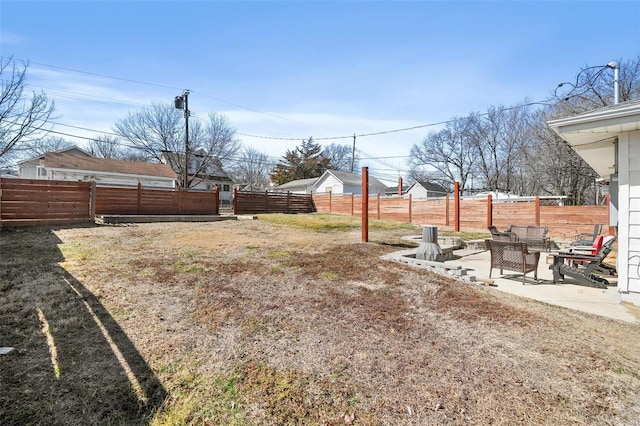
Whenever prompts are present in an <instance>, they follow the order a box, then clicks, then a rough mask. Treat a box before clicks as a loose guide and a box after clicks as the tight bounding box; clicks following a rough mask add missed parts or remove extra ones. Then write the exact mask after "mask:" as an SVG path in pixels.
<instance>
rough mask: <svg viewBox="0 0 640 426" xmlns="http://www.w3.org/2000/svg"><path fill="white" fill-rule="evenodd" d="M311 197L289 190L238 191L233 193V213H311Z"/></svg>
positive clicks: (312, 209)
mask: <svg viewBox="0 0 640 426" xmlns="http://www.w3.org/2000/svg"><path fill="white" fill-rule="evenodd" d="M314 211H315V206H314V204H313V198H312V197H311V195H308V194H291V193H290V192H287V193H286V194H285V193H280V192H240V191H238V190H235V191H234V193H233V214H259V213H313V212H314Z"/></svg>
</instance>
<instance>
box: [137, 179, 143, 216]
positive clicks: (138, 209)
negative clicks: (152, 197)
mask: <svg viewBox="0 0 640 426" xmlns="http://www.w3.org/2000/svg"><path fill="white" fill-rule="evenodd" d="M136 195H137V197H138V200H137V202H136V214H140V208H141V206H142V184H141V183H140V182H138V191H137V193H136Z"/></svg>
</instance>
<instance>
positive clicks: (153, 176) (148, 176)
mask: <svg viewBox="0 0 640 426" xmlns="http://www.w3.org/2000/svg"><path fill="white" fill-rule="evenodd" d="M45 168H46V169H47V170H50V171H52V172H63V173H79V174H94V175H103V176H119V177H130V178H134V179H161V180H169V181H175V180H176V179H175V178H171V177H167V176H155V175H136V174H131V173H119V172H109V171H100V170H83V169H67V168H60V167H46V166H45Z"/></svg>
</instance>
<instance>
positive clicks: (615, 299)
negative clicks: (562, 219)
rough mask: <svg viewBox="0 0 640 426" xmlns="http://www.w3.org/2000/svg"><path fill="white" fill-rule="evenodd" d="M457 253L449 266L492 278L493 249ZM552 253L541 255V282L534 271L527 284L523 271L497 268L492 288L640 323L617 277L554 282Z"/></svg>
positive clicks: (484, 277) (539, 271) (529, 275)
mask: <svg viewBox="0 0 640 426" xmlns="http://www.w3.org/2000/svg"><path fill="white" fill-rule="evenodd" d="M454 254H455V255H456V256H458V257H459V258H458V259H456V260H451V261H447V262H445V264H446V265H447V266H450V267H455V266H461V267H463V268H465V269H467V270H468V271H469V272H468V273H469V274H472V275H475V276H476V277H477V278H478V281H484V280H488V279H489V269H490V268H489V267H490V265H491V260H490V253H489V251H487V250H481V249H462V250H455V251H454ZM548 256H549V254H548V253H545V252H542V253H541V255H540V262H539V264H538V282H537V283H536V282H535V281H534V279H533V274H532V273H529V274H527V280H526V284H525V285H523V284H522V274H518V273H516V272H512V271H506V270H505V271H504V272H505V273H504V275H500V270H499V269H494V270H493V272H492V277H491V280H493V281H494V284H493V285H492V286H491V287H490V288H491V289H495V290H496V291H503V292H506V293H511V294H516V295H518V296H522V297H527V298H530V299H534V300H538V301H541V302H544V303H548V304H550V305H557V306H563V307H565V308H569V309H575V310H578V311H583V312H588V313H591V314H595V315H600V316H604V317H608V318H613V319H617V320H622V321H626V322H630V323H640V321H639V318H640V315H639V312H640V308H639V307H637V306H631V305H628V304H623V303H622V299H621V295H620V293H619V292H618V289H617V287H616V280H617V278H616V277H607V280H608V281H609V283H610V286H609V288H607V289H600V288H593V287H587V286H583V285H579V284H572V279H571V278H568V277H567V278H566V279H565V281H562V282H561V283H559V284H554V283H553V272H552V271H551V270H550V269H549V263H547V262H548V259H547V257H548ZM574 282H575V281H574Z"/></svg>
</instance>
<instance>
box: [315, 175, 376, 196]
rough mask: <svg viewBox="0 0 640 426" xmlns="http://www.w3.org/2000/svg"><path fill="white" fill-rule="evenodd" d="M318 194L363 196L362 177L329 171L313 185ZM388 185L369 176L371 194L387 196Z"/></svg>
mask: <svg viewBox="0 0 640 426" xmlns="http://www.w3.org/2000/svg"><path fill="white" fill-rule="evenodd" d="M313 188H314V189H313V192H315V193H317V194H322V193H327V192H331V193H333V194H351V193H353V194H356V195H360V194H362V176H360V175H358V174H355V173H347V172H341V171H338V170H327V171H325V172H324V173H323V174H322V176H320V177H319V178H318V179H317V180H316V182H315V184H314V185H313ZM386 189H387V185H385V184H384V183H382V182H380V181H379V180H378V179H376V178H374V177H371V176H369V194H370V195H371V194H380V195H385V191H386Z"/></svg>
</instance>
